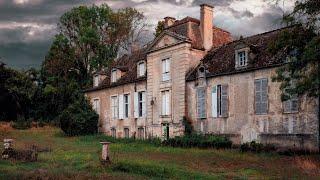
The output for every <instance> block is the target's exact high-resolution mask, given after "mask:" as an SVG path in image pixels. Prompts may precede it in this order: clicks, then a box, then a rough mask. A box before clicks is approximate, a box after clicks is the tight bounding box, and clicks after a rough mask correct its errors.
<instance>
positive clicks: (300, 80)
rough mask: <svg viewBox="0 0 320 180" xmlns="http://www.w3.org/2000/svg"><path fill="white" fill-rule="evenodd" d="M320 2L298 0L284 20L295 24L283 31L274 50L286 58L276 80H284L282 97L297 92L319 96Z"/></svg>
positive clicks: (284, 97)
mask: <svg viewBox="0 0 320 180" xmlns="http://www.w3.org/2000/svg"><path fill="white" fill-rule="evenodd" d="M319 15H320V3H319V2H318V1H317V0H303V1H297V2H296V3H295V7H294V9H293V11H292V12H290V13H288V14H285V15H284V17H283V22H284V23H286V24H287V25H293V27H292V28H288V29H287V30H285V31H283V32H282V33H281V34H280V35H279V37H278V39H277V41H275V42H274V43H273V44H272V45H271V46H270V51H271V52H272V53H276V54H278V55H279V58H282V59H286V61H287V62H288V63H287V64H286V65H285V66H283V67H281V68H279V69H278V71H277V76H276V77H274V79H273V80H274V81H278V82H281V89H282V92H283V94H282V100H287V99H289V98H290V97H292V96H293V95H303V94H307V95H308V96H310V97H319V85H320V72H319V61H320V36H319V35H320V34H319V33H320V31H319V25H320V17H319Z"/></svg>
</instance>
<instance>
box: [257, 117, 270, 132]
mask: <svg viewBox="0 0 320 180" xmlns="http://www.w3.org/2000/svg"><path fill="white" fill-rule="evenodd" d="M258 122H259V131H260V133H267V132H268V131H269V121H268V120H267V119H264V120H262V119H260V120H259V121H258Z"/></svg>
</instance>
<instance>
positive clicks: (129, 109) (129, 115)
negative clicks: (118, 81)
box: [128, 94, 131, 118]
mask: <svg viewBox="0 0 320 180" xmlns="http://www.w3.org/2000/svg"><path fill="white" fill-rule="evenodd" d="M130 117H131V99H130V94H128V118H130Z"/></svg>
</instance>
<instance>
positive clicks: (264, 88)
mask: <svg viewBox="0 0 320 180" xmlns="http://www.w3.org/2000/svg"><path fill="white" fill-rule="evenodd" d="M254 85H255V113H256V114H267V113H268V79H267V78H263V79H256V80H255V82H254Z"/></svg>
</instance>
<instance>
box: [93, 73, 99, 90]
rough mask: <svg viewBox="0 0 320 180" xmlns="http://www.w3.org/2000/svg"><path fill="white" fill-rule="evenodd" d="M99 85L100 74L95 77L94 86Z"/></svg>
mask: <svg viewBox="0 0 320 180" xmlns="http://www.w3.org/2000/svg"><path fill="white" fill-rule="evenodd" d="M98 85H99V75H95V76H94V77H93V86H94V87H97V86H98Z"/></svg>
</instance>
